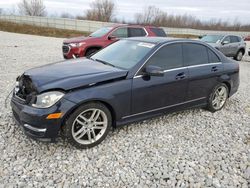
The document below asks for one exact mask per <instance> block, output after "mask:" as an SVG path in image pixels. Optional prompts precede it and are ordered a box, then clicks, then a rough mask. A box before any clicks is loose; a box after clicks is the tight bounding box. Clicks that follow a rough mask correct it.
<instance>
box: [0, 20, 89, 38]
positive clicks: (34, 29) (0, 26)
mask: <svg viewBox="0 0 250 188" xmlns="http://www.w3.org/2000/svg"><path fill="white" fill-rule="evenodd" d="M0 30H1V31H7V32H12V33H23V34H30V35H40V36H48V37H59V38H70V37H76V36H82V35H84V36H87V35H89V33H88V32H83V31H75V30H67V29H57V28H51V27H40V26H34V25H28V24H17V23H12V22H6V21H2V20H0Z"/></svg>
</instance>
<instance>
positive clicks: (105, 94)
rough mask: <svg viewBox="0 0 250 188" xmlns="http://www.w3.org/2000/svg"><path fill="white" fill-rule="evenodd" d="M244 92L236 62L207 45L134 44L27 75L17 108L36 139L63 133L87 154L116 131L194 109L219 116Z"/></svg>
mask: <svg viewBox="0 0 250 188" xmlns="http://www.w3.org/2000/svg"><path fill="white" fill-rule="evenodd" d="M238 87H239V65H238V63H237V62H235V61H234V60H231V59H228V58H226V57H225V56H224V55H223V54H222V53H220V52H219V51H218V50H216V49H214V48H213V47H211V46H209V45H207V44H205V43H203V42H200V41H193V40H170V39H167V38H154V37H149V38H130V39H125V40H121V41H119V42H116V43H114V44H112V45H110V46H108V47H107V48H105V49H103V50H101V51H99V52H98V53H96V54H94V55H92V57H91V58H89V59H87V58H86V59H76V60H69V61H64V62H58V63H54V64H49V65H45V66H41V67H38V68H34V69H31V70H28V71H26V72H24V74H22V75H21V76H19V77H18V78H17V82H16V87H15V89H14V94H13V97H12V100H11V106H12V110H13V115H14V118H15V120H16V121H17V122H18V124H20V125H21V127H23V130H24V131H25V133H26V134H27V135H29V136H31V137H32V138H36V139H39V140H44V141H54V140H55V139H56V137H57V136H58V135H59V133H61V134H62V135H64V136H65V137H66V138H67V139H68V141H69V142H70V143H71V144H72V145H74V146H76V147H78V148H89V147H93V146H96V145H97V144H99V143H100V142H102V141H103V140H104V138H105V137H106V136H107V134H108V132H109V130H110V129H111V128H112V127H118V126H121V125H124V124H128V123H131V122H134V121H140V120H143V119H147V118H151V117H153V116H156V115H161V114H163V113H166V112H173V111H176V110H183V109H187V108H192V107H206V108H207V109H208V110H210V111H212V112H215V111H218V110H220V109H222V108H223V106H224V105H225V103H226V101H227V99H228V97H230V96H231V95H233V94H234V93H235V92H236V91H237V89H238Z"/></svg>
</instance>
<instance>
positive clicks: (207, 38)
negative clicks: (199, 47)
mask: <svg viewBox="0 0 250 188" xmlns="http://www.w3.org/2000/svg"><path fill="white" fill-rule="evenodd" d="M222 38H223V35H205V36H203V37H202V38H201V41H203V42H207V43H218V42H220V41H221V40H222Z"/></svg>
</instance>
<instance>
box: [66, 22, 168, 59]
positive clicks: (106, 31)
mask: <svg viewBox="0 0 250 188" xmlns="http://www.w3.org/2000/svg"><path fill="white" fill-rule="evenodd" d="M138 36H148V37H151V36H159V37H166V33H165V32H164V30H163V29H161V28H158V27H154V26H140V25H124V24H123V25H114V26H108V27H103V28H101V29H99V30H97V31H95V32H94V33H92V34H90V35H89V36H88V37H77V38H71V39H67V40H65V41H64V42H63V46H62V50H63V56H64V58H65V59H70V58H77V57H84V56H90V55H91V54H93V53H95V52H96V51H98V50H100V49H102V48H104V47H106V46H108V45H110V44H111V43H113V42H116V41H118V40H119V39H120V38H128V37H138Z"/></svg>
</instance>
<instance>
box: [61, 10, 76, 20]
mask: <svg viewBox="0 0 250 188" xmlns="http://www.w3.org/2000/svg"><path fill="white" fill-rule="evenodd" d="M60 17H61V18H69V19H73V18H74V16H73V15H71V14H70V13H67V12H63V13H62V14H61V16H60Z"/></svg>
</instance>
